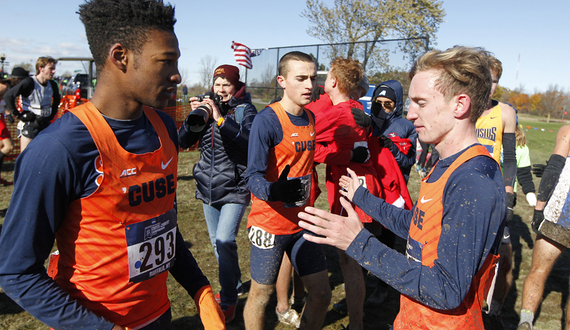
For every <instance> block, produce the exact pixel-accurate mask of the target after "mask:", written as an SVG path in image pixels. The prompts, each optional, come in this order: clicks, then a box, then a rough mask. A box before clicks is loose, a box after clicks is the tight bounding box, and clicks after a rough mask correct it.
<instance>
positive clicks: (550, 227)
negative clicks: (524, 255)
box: [518, 125, 570, 330]
mask: <svg viewBox="0 0 570 330" xmlns="http://www.w3.org/2000/svg"><path fill="white" fill-rule="evenodd" d="M569 156H570V125H565V126H562V127H561V128H560V129H559V130H558V134H557V135H556V144H555V146H554V151H553V153H552V155H551V156H550V159H549V160H548V162H547V165H546V167H545V168H544V172H543V173H542V175H541V176H542V179H541V181H540V186H539V187H538V196H537V199H538V201H537V203H536V206H535V208H534V216H533V218H532V229H533V230H534V231H535V232H536V233H537V236H536V242H535V244H534V248H533V251H532V263H531V265H530V271H529V273H528V275H527V277H526V278H525V280H524V284H523V292H522V305H521V314H520V322H519V326H518V329H519V330H529V329H532V328H533V322H534V313H536V311H537V310H538V307H539V306H540V303H541V301H542V295H543V293H544V286H545V283H546V279H547V278H548V275H549V274H550V272H551V271H552V267H553V266H554V263H555V262H556V260H557V259H558V258H559V257H560V255H561V254H562V252H563V251H564V250H565V249H567V248H569V247H570V212H568V210H569V207H570V204H569V202H568V195H569V193H570V166H568V164H569V162H568V157H569ZM569 313H570V304H568V303H567V302H566V315H570V314H569ZM569 328H570V317H566V324H565V329H569Z"/></svg>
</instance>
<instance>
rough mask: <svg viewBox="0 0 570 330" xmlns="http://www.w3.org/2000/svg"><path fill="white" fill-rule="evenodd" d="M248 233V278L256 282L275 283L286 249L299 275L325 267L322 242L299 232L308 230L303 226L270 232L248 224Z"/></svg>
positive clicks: (325, 261)
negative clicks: (286, 231) (291, 231)
mask: <svg viewBox="0 0 570 330" xmlns="http://www.w3.org/2000/svg"><path fill="white" fill-rule="evenodd" d="M248 233H249V234H248V236H249V241H250V242H251V253H250V260H249V265H250V273H251V278H252V279H253V280H255V281H256V282H257V283H259V284H264V285H271V284H275V282H276V281H277V275H278V274H279V267H281V261H282V260H283V254H284V253H287V255H288V256H289V259H290V260H291V263H292V264H293V267H294V268H295V271H297V274H299V276H301V277H303V276H306V275H311V274H316V273H318V272H321V271H323V270H326V269H327V260H326V258H325V251H324V250H323V247H322V245H320V244H315V243H312V242H309V241H307V240H306V239H304V238H303V234H304V233H308V231H306V230H302V231H300V232H298V233H295V234H290V235H274V234H270V233H268V232H266V231H265V230H263V229H261V228H258V227H255V226H252V227H250V228H248Z"/></svg>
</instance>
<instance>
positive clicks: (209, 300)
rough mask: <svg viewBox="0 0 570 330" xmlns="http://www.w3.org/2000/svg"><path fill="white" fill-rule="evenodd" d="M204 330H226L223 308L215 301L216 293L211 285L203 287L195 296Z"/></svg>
mask: <svg viewBox="0 0 570 330" xmlns="http://www.w3.org/2000/svg"><path fill="white" fill-rule="evenodd" d="M194 302H195V303H196V307H197V308H198V313H199V314H200V319H201V320H202V325H204V330H217V329H225V328H226V318H225V317H224V313H223V312H222V308H221V307H220V305H218V303H217V302H216V300H215V299H214V292H213V291H212V287H211V286H210V285H205V286H203V287H202V288H201V289H200V290H198V293H196V295H195V296H194Z"/></svg>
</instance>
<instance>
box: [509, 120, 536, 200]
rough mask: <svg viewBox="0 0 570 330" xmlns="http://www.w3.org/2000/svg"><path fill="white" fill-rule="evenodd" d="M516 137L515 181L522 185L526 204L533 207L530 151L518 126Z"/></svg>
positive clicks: (533, 195) (533, 196) (533, 191)
mask: <svg viewBox="0 0 570 330" xmlns="http://www.w3.org/2000/svg"><path fill="white" fill-rule="evenodd" d="M515 134H516V139H517V149H516V153H517V181H518V182H517V183H518V185H520V186H521V187H522V190H523V194H525V196H526V201H527V202H528V205H530V206H532V207H535V206H536V194H535V188H534V182H533V181H532V173H531V161H530V152H529V150H528V145H527V144H526V136H525V134H524V131H523V130H522V128H520V126H517V129H516V131H515ZM518 185H515V188H514V193H515V203H514V204H515V205H516V196H517V186H518Z"/></svg>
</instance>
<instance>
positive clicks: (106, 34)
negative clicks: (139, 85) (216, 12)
mask: <svg viewBox="0 0 570 330" xmlns="http://www.w3.org/2000/svg"><path fill="white" fill-rule="evenodd" d="M77 13H78V14H79V18H80V19H81V21H82V22H83V24H84V25H85V33H86V35H87V42H88V43H89V49H90V50H91V54H93V59H94V60H95V65H96V66H97V70H98V71H101V69H103V67H104V66H105V61H106V60H107V56H108V55H107V54H108V51H109V49H110V48H111V46H112V45H114V44H115V43H120V44H122V45H123V46H125V47H126V48H127V49H129V50H131V51H133V52H134V53H135V54H140V51H141V48H142V46H143V45H144V43H145V41H146V39H147V37H148V34H149V32H150V31H152V30H162V31H174V23H176V19H175V18H174V7H173V6H172V5H170V4H168V5H165V4H164V3H163V1H162V0H87V1H86V2H85V3H84V4H82V5H80V6H79V11H77Z"/></svg>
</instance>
